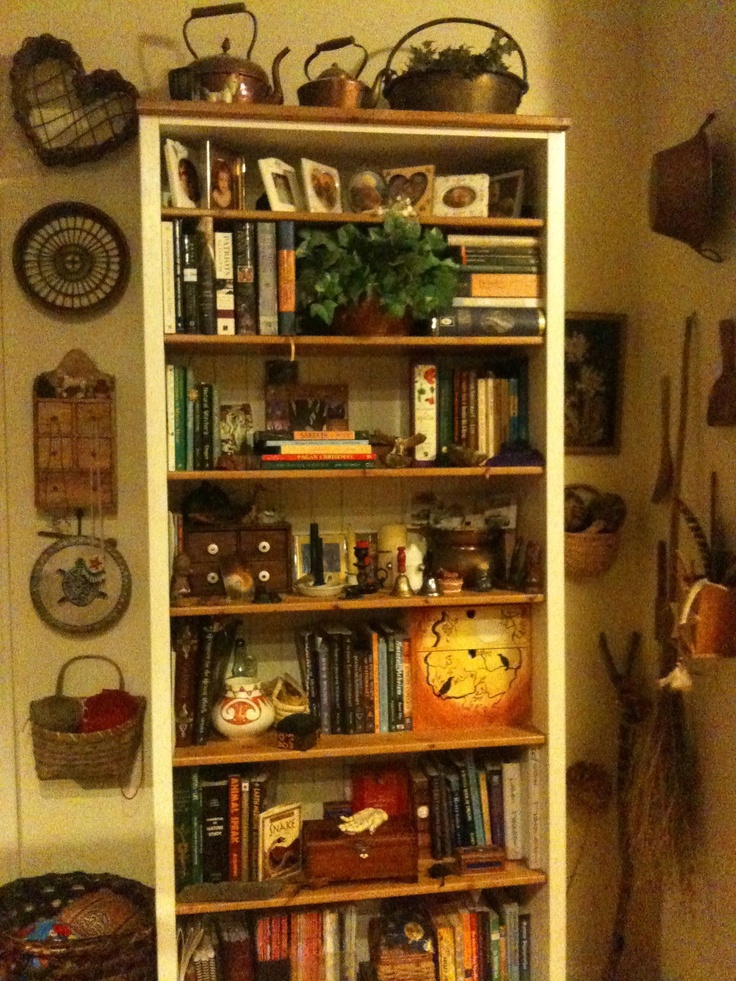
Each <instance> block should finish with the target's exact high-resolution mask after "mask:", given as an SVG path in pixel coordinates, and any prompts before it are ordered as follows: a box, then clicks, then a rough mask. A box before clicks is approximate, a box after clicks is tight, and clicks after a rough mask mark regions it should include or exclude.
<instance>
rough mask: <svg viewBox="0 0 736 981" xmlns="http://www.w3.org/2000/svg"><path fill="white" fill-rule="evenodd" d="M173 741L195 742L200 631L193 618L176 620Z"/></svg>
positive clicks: (174, 632)
mask: <svg viewBox="0 0 736 981" xmlns="http://www.w3.org/2000/svg"><path fill="white" fill-rule="evenodd" d="M172 634H173V636H172V650H173V654H174V744H175V745H176V746H191V745H192V744H193V743H194V715H195V705H196V698H197V668H198V651H199V631H198V630H197V626H196V622H195V621H194V620H189V619H184V620H178V621H174V622H173V625H172Z"/></svg>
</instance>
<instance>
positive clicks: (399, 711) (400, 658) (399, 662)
mask: <svg viewBox="0 0 736 981" xmlns="http://www.w3.org/2000/svg"><path fill="white" fill-rule="evenodd" d="M391 644H392V658H393V670H394V675H395V676H396V681H395V695H394V699H395V703H396V709H395V715H394V728H395V731H396V732H404V731H405V730H406V721H405V716H404V649H403V637H401V636H400V635H399V634H397V633H396V631H394V632H393V633H392V634H391Z"/></svg>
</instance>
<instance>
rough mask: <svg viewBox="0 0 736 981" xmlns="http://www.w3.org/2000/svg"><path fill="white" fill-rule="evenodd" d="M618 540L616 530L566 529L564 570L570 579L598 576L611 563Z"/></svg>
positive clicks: (616, 550) (614, 556)
mask: <svg viewBox="0 0 736 981" xmlns="http://www.w3.org/2000/svg"><path fill="white" fill-rule="evenodd" d="M618 541H619V536H618V532H616V531H612V532H607V531H566V532H565V572H566V573H567V575H568V576H570V578H571V579H584V578H586V577H588V576H600V575H601V574H602V573H604V572H606V570H607V569H610V568H611V566H612V565H613V560H614V559H615V558H616V554H617V552H618Z"/></svg>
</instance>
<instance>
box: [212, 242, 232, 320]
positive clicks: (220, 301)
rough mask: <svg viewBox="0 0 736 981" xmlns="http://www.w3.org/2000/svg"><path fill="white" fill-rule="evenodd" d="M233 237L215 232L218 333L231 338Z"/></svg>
mask: <svg viewBox="0 0 736 981" xmlns="http://www.w3.org/2000/svg"><path fill="white" fill-rule="evenodd" d="M234 275H235V271H234V266H233V236H232V232H230V231H216V232H215V309H216V333H217V334H219V335H221V336H226V337H230V336H232V335H233V334H234V333H235V284H234Z"/></svg>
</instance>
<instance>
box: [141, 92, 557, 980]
mask: <svg viewBox="0 0 736 981" xmlns="http://www.w3.org/2000/svg"><path fill="white" fill-rule="evenodd" d="M143 108H144V111H143V112H142V115H141V119H140V168H141V195H142V197H141V217H142V249H143V261H142V269H143V313H144V325H145V329H144V345H145V365H146V368H145V370H146V378H145V390H146V405H145V425H146V432H147V459H146V461H145V464H146V471H147V493H148V507H147V511H148V514H147V534H148V569H147V573H148V576H147V578H148V583H149V592H148V601H149V605H150V633H149V637H148V638H147V641H148V643H149V644H150V649H151V666H152V667H151V718H152V720H154V721H153V725H152V727H151V729H152V733H153V736H152V753H151V756H152V761H153V762H152V768H153V772H152V781H153V785H154V788H155V794H154V823H155V852H156V856H155V875H156V882H155V885H156V911H157V929H158V945H159V949H158V974H159V978H160V979H161V981H171V979H172V978H174V977H176V960H177V950H176V930H175V924H176V920H175V916H176V896H175V890H174V863H173V841H172V816H173V804H172V794H171V763H172V745H171V738H170V733H171V694H170V679H171V668H170V651H169V617H168V611H169V598H168V562H167V549H166V548H165V547H161V543H165V542H166V541H167V537H168V521H167V472H166V466H167V464H166V441H165V432H166V419H165V405H164V398H163V393H164V388H165V384H164V363H165V356H164V344H163V331H162V324H161V255H160V217H161V207H160V187H161V172H160V150H159V147H160V139H161V136H162V133H164V132H177V133H179V134H182V135H183V134H186V132H187V131H188V129H189V127H192V129H191V132H192V134H193V135H195V134H201V133H202V131H203V126H204V125H208V126H209V117H208V116H207V114H206V113H205V112H204V111H203V110H202V108H201V107H198V108H197V111H196V112H194V111H191V110H188V111H187V112H182V110H181V108H175V109H174V110H171V112H172V114H171V115H167V111H168V110H169V109H171V107H170V106H167V105H166V104H163V105H162V106H161V107H160V110H159V108H158V107H156V106H152V105H150V104H147V105H146V106H145V107H143ZM185 108H187V107H185ZM157 112H160V114H158V115H157ZM283 115H284V114H283V113H282V114H281V116H280V115H279V113H278V112H273V113H269V112H260V111H259V112H257V113H252V114H249V115H243V114H235V113H233V114H228V113H227V112H224V111H222V109H221V108H219V109H218V111H217V112H213V114H212V117H213V118H212V128H213V129H218V130H219V131H221V132H224V131H228V130H229V131H231V132H232V131H238V133H239V135H241V134H242V133H243V131H244V130H247V129H249V128H250V129H253V130H255V128H257V129H258V130H260V132H261V133H263V131H264V129H266V130H268V129H269V128H270V129H272V130H273V141H274V144H277V143H278V140H279V137H280V136H281V135H283V134H284V133H285V132H286V131H287V129H288V130H290V131H291V132H292V133H293V132H294V131H296V132H300V131H301V130H302V128H303V129H304V132H305V134H306V133H308V134H309V136H310V139H312V140H314V139H319V137H320V133H321V132H323V131H324V133H325V134H327V133H328V132H329V133H330V136H331V139H332V140H333V141H334V140H335V139H338V140H339V139H340V138H341V135H342V134H343V130H344V134H345V138H346V139H348V138H349V139H351V140H354V139H355V135H356V133H361V132H362V133H364V134H365V135H366V136H373V137H375V138H377V139H379V140H380V139H381V138H383V139H384V140H386V139H389V138H390V137H392V136H393V137H394V138H395V135H396V125H397V124H396V119H395V117H393V118H390V119H388V120H382V119H380V118H379V117H378V116H376V115H374V116H373V117H372V118H371V119H370V121H368V120H367V119H364V118H363V117H362V116H361V115H360V114H357V116H351V118H350V121H349V122H347V123H345V124H344V125H343V124H337V125H336V123H335V120H334V119H328V118H327V117H325V119H320V118H319V114H317V115H315V114H313V113H312V114H306V115H304V116H303V117H300V114H299V113H296V114H293V113H290V114H289V119H288V122H287V120H286V119H284V118H282V117H283ZM403 115H404V116H407V118H406V119H402V121H401V122H402V124H403V125H404V132H402V138H403V139H405V140H407V141H410V140H411V139H412V137H414V138H415V139H416V140H417V141H419V142H421V141H424V142H426V140H427V139H434V138H435V136H436V138H437V139H438V141H442V140H444V145H445V146H447V145H448V143H450V142H451V141H452V142H454V141H457V142H459V143H461V142H463V141H464V140H470V141H474V140H477V139H479V138H484V139H485V138H488V139H499V140H504V141H506V143H507V144H508V143H509V142H513V143H515V144H520V143H523V142H524V141H531V142H532V143H534V145H535V151H536V152H537V153H539V152H540V151H541V152H542V154H543V155H544V161H545V164H544V167H543V168H542V169H543V171H546V174H545V177H544V179H545V183H546V187H545V188H544V198H545V200H546V216H545V219H546V222H545V233H544V236H543V248H544V250H545V266H546V271H547V284H548V285H547V297H546V314H547V332H546V339H545V346H544V357H545V358H546V370H545V374H546V408H545V412H544V423H543V425H544V427H545V429H546V440H545V445H544V447H541V448H542V449H543V451H544V454H545V457H546V459H547V461H548V462H549V461H553V462H554V464H555V465H552V466H550V465H548V466H547V467H546V469H545V474H544V477H543V478H542V488H543V490H542V491H540V493H543V494H544V501H545V507H546V519H545V521H546V549H545V552H546V557H547V570H546V575H547V585H546V603H545V604H543V605H542V606H541V607H539V608H538V609H537V613H536V614H535V629H537V631H538V633H537V636H538V638H539V646H540V648H541V650H539V652H538V653H537V655H536V663H535V696H538V697H537V702H536V704H537V709H536V712H537V713H538V716H539V717H538V718H536V717H535V720H534V721H535V723H539V724H540V728H542V729H543V730H544V731H545V734H546V740H547V741H546V746H545V747H544V749H543V752H544V754H545V757H546V761H547V788H546V805H545V806H546V817H547V830H548V835H547V843H548V862H547V868H546V870H545V871H546V877H547V885H546V887H545V888H543V889H541V890H537V891H535V893H534V895H533V896H532V897H531V902H532V905H533V916H534V922H535V927H534V929H535V962H534V968H535V975H534V976H535V977H537V978H538V979H539V981H542V979H544V981H564V979H565V977H566V967H565V965H566V959H565V929H566V924H565V765H566V764H565V728H564V726H565V724H564V719H565V692H564V675H565V664H564V570H563V537H562V528H563V524H562V501H563V467H562V461H563V437H562V433H563V429H562V420H563V415H562V406H563V397H562V396H563V358H562V353H563V324H564V256H565V252H564V247H565V227H564V171H565V129H566V128H567V121H566V120H553V119H550V120H547V119H542V120H534V123H533V124H532V125H528V126H527V125H519V121H518V120H517V119H514V118H513V117H509V118H508V119H504V118H503V117H492V118H491V117H489V118H488V119H487V120H486V121H485V125H486V126H487V129H483V128H482V126H481V125H479V121H478V120H474V121H472V125H471V124H469V121H466V120H464V119H463V120H452V121H451V122H450V121H444V120H443V119H441V118H439V117H438V116H436V115H434V114H431V113H422V114H417V115H416V116H414V115H413V114H403ZM420 116H421V119H420V118H419V117H420ZM292 117H293V118H292ZM302 118H303V119H304V121H303V122H302V121H301V120H302ZM443 122H444V123H445V125H446V128H443ZM336 132H337V136H336ZM544 650H546V653H547V656H546V658H544V657H543V651H544Z"/></svg>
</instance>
